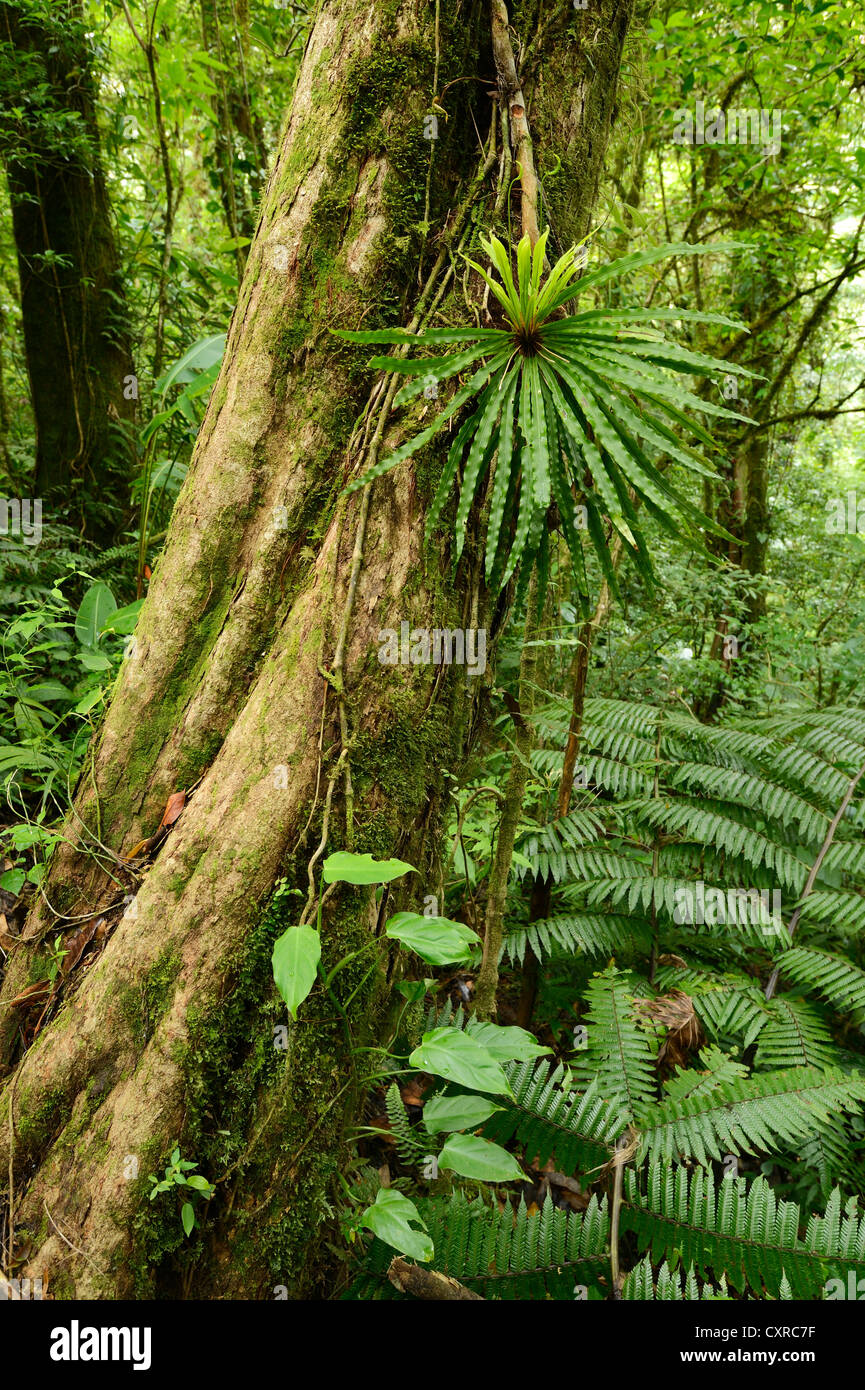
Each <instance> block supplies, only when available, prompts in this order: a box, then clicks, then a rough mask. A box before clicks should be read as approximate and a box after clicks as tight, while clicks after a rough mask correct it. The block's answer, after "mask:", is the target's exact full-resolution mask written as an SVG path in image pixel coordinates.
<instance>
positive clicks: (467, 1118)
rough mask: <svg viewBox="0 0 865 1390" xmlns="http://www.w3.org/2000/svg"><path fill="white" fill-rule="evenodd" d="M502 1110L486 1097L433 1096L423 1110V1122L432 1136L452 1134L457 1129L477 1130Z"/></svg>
mask: <svg viewBox="0 0 865 1390" xmlns="http://www.w3.org/2000/svg"><path fill="white" fill-rule="evenodd" d="M501 1108H502V1107H501V1106H500V1105H496V1103H495V1101H494V1100H488V1099H487V1097H486V1096H433V1098H432V1100H428V1101H427V1103H426V1105H425V1106H424V1108H423V1122H424V1126H425V1127H426V1129H427V1131H428V1132H429V1133H430V1134H450V1133H452V1132H453V1131H454V1130H455V1129H477V1127H478V1125H481V1124H483V1122H484V1120H488V1119H489V1117H490V1115H492V1114H493V1112H494V1111H496V1110H501Z"/></svg>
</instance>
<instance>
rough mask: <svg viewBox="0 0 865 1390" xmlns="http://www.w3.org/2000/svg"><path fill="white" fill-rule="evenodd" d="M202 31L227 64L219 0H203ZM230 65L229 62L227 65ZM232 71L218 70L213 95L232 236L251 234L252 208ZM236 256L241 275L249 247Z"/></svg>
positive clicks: (221, 185) (217, 156)
mask: <svg viewBox="0 0 865 1390" xmlns="http://www.w3.org/2000/svg"><path fill="white" fill-rule="evenodd" d="M201 32H202V39H203V41H204V47H205V48H206V50H207V51H208V53H210V54H211V56H212V57H214V58H215V59H216V60H217V62H218V63H221V64H223V65H226V64H225V59H226V54H225V50H224V46H223V43H222V34H221V31H220V13H219V4H218V0H201ZM237 56H238V57H239V58H240V59H241V60H242V58H243V50H242V48H238V53H237ZM226 66H227V65H226ZM230 76H231V74H230V73H228V72H223V71H222V69H221V68H216V69H215V70H214V74H213V79H214V85H215V87H216V91H215V92H214V94H213V97H212V98H211V107H212V109H213V125H214V156H213V157H214V163H215V166H216V169H215V173H216V180H217V186H218V190H219V200H220V202H221V203H222V210H223V212H224V214H225V225H226V227H227V228H228V235H229V236H230V237H231V238H232V240H236V239H238V238H239V237H240V236H241V234H242V235H244V236H251V230H250V228H251V223H252V211H251V209H250V208H249V207H248V206H246V204H245V200H244V199H243V196H242V194H243V189H242V186H241V185H240V183H239V180H238V179H237V177H236V172H235V152H234V131H233V125H232V119H231V107H230V98H229V80H230ZM234 255H235V260H236V262H237V269H238V273H239V274H240V275H242V274H243V267H244V266H245V264H246V248H245V247H243V246H238V247H236V248H235V252H234Z"/></svg>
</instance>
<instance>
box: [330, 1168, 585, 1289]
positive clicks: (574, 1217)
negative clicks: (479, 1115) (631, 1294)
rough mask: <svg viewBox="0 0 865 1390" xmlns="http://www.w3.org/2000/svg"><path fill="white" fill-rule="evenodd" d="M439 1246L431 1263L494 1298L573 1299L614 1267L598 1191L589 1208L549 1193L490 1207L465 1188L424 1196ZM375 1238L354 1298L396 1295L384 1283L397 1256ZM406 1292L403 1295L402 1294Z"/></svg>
mask: <svg viewBox="0 0 865 1390" xmlns="http://www.w3.org/2000/svg"><path fill="white" fill-rule="evenodd" d="M418 1207H419V1209H420V1211H421V1215H422V1216H423V1219H424V1223H425V1225H426V1228H427V1230H428V1231H429V1233H430V1236H431V1237H432V1240H433V1244H434V1246H435V1254H434V1256H433V1260H432V1263H431V1265H430V1266H429V1267H430V1268H431V1269H435V1270H439V1271H440V1272H441V1273H442V1274H448V1275H450V1276H451V1277H452V1278H454V1279H458V1280H459V1281H460V1283H462V1284H465V1285H467V1286H468V1287H469V1288H470V1289H474V1290H475V1291H476V1292H477V1293H480V1294H482V1295H483V1297H484V1298H487V1299H505V1300H513V1299H528V1300H532V1299H544V1300H546V1299H560V1300H563V1301H564V1300H566V1299H567V1300H568V1301H570V1302H572V1301H573V1298H574V1286H575V1285H579V1284H582V1285H585V1286H586V1288H587V1289H593V1290H595V1291H596V1293H597V1291H599V1290H600V1289H601V1288H602V1287H603V1286H602V1283H601V1281H602V1280H603V1279H604V1277H605V1275H607V1273H608V1270H609V1241H610V1222H609V1216H608V1214H607V1209H606V1201H604V1202H602V1203H599V1202H598V1200H597V1198H596V1197H593V1198H592V1199H591V1201H590V1202H589V1205H588V1207H587V1208H586V1210H585V1211H584V1212H570V1211H569V1212H564V1211H560V1210H559V1209H558V1208H557V1207H555V1206H554V1205H553V1202H552V1199H551V1198H550V1197H547V1199H546V1201H545V1202H544V1205H543V1207H542V1208H541V1210H540V1211H537V1210H533V1211H531V1212H530V1211H529V1210H528V1208H527V1207H526V1205H525V1203H524V1202H523V1201H520V1204H519V1206H518V1207H517V1208H516V1210H514V1209H513V1208H512V1207H510V1206H506V1207H504V1208H503V1209H502V1210H498V1209H497V1208H494V1207H490V1206H488V1205H487V1204H486V1202H484V1201H483V1199H482V1198H475V1199H474V1200H469V1199H467V1198H466V1197H465V1196H464V1195H463V1194H462V1193H454V1194H453V1195H452V1196H451V1197H450V1198H446V1199H445V1198H429V1199H427V1200H425V1201H424V1200H421V1201H419V1202H418ZM394 1253H395V1252H394V1251H393V1250H392V1249H391V1248H390V1246H388V1245H385V1244H383V1242H381V1241H380V1240H374V1241H373V1242H372V1245H371V1247H370V1249H369V1251H368V1253H367V1256H366V1258H365V1261H364V1270H363V1273H362V1274H361V1276H360V1278H359V1279H358V1280H357V1281H356V1282H355V1284H354V1285H353V1287H352V1289H351V1290H350V1292H349V1295H348V1296H349V1297H350V1298H352V1299H358V1298H361V1299H369V1298H376V1297H382V1296H384V1297H388V1298H389V1297H390V1296H391V1295H390V1294H389V1293H387V1292H386V1291H385V1290H384V1289H383V1288H381V1286H382V1285H384V1284H386V1283H387V1269H388V1266H389V1265H390V1262H391V1260H392V1259H393V1256H394ZM398 1296H399V1295H397V1297H398Z"/></svg>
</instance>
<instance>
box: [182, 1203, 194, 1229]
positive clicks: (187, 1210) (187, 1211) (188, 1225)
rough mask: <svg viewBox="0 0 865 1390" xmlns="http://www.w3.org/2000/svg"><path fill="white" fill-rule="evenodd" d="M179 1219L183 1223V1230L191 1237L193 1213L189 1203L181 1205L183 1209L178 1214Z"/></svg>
mask: <svg viewBox="0 0 865 1390" xmlns="http://www.w3.org/2000/svg"><path fill="white" fill-rule="evenodd" d="M180 1219H181V1221H182V1222H183V1229H184V1231H185V1232H186V1234H187V1236H191V1235H192V1228H193V1227H194V1225H195V1212H194V1210H193V1208H192V1203H191V1202H184V1203H183V1208H182V1210H181V1213H180Z"/></svg>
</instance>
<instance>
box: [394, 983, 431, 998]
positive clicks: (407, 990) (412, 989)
mask: <svg viewBox="0 0 865 1390" xmlns="http://www.w3.org/2000/svg"><path fill="white" fill-rule="evenodd" d="M435 983H436V982H435V980H434V979H432V980H400V981H399V982H398V984H397V990H398V991H399V993H400V994H401V995H402V997H403V999H407V1000H408V1001H409V1003H410V1004H419V1003H420V1001H421V1000H422V999H423V997H424V995H425V994H426V992H427V990H428V989H430V988H431V986H432V985H434V984H435Z"/></svg>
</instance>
